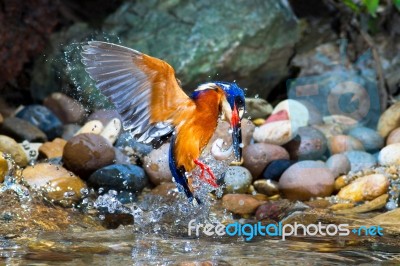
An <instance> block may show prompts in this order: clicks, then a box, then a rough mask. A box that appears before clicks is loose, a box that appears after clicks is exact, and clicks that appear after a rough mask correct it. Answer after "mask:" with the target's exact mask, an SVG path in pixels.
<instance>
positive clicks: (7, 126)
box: [0, 117, 47, 142]
mask: <svg viewBox="0 0 400 266" xmlns="http://www.w3.org/2000/svg"><path fill="white" fill-rule="evenodd" d="M0 132H1V133H2V134H4V135H7V136H10V137H12V138H13V139H15V140H16V141H19V142H21V141H24V140H27V141H32V142H44V141H46V140H47V136H46V134H45V133H44V132H43V131H41V130H40V129H39V128H37V127H36V126H34V125H32V124H31V123H29V122H27V121H25V120H23V119H20V118H17V117H7V118H6V119H5V120H4V122H3V125H2V126H1V128H0Z"/></svg>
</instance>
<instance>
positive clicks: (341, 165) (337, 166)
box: [326, 154, 351, 177]
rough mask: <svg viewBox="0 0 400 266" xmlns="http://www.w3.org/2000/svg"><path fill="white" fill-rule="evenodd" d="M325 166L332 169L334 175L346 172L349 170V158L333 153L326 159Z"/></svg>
mask: <svg viewBox="0 0 400 266" xmlns="http://www.w3.org/2000/svg"><path fill="white" fill-rule="evenodd" d="M326 166H327V167H328V168H329V169H330V170H331V171H332V173H333V175H334V176H335V177H338V176H339V175H341V174H347V173H348V172H349V171H350V170H351V165H350V161H349V159H347V157H346V155H344V154H334V155H332V156H331V157H329V159H328V160H327V161H326Z"/></svg>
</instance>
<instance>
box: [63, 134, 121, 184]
mask: <svg viewBox="0 0 400 266" xmlns="http://www.w3.org/2000/svg"><path fill="white" fill-rule="evenodd" d="M114 159H115V152H114V148H113V146H112V145H111V144H110V143H109V142H108V140H106V139H105V138H103V137H102V136H99V135H96V134H92V133H84V134H79V135H77V136H75V137H73V138H72V139H70V140H69V141H68V142H67V144H66V145H65V147H64V152H63V161H64V164H65V167H66V168H68V169H69V170H71V171H72V172H74V173H76V174H78V175H79V176H80V177H81V178H88V177H89V175H90V174H92V173H93V172H94V171H96V170H97V169H99V168H102V167H104V166H107V165H110V164H112V163H113V162H114Z"/></svg>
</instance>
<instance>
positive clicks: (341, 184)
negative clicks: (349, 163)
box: [334, 175, 347, 191]
mask: <svg viewBox="0 0 400 266" xmlns="http://www.w3.org/2000/svg"><path fill="white" fill-rule="evenodd" d="M345 177H346V176H345V175H341V176H339V177H338V178H336V180H335V185H334V186H335V191H339V190H340V189H341V188H342V187H345V186H347V181H346V179H345Z"/></svg>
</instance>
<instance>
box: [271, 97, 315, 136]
mask: <svg viewBox="0 0 400 266" xmlns="http://www.w3.org/2000/svg"><path fill="white" fill-rule="evenodd" d="M283 110H285V111H286V112H287V115H288V116H289V120H290V122H291V123H292V129H293V131H297V129H298V128H299V127H305V126H307V125H308V120H309V119H310V115H309V113H308V109H307V108H306V107H305V106H304V105H303V104H302V103H301V102H299V101H297V100H292V99H286V100H283V101H281V102H280V103H279V104H278V105H277V106H275V108H274V110H273V111H272V115H274V114H276V113H278V112H281V111H283Z"/></svg>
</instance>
